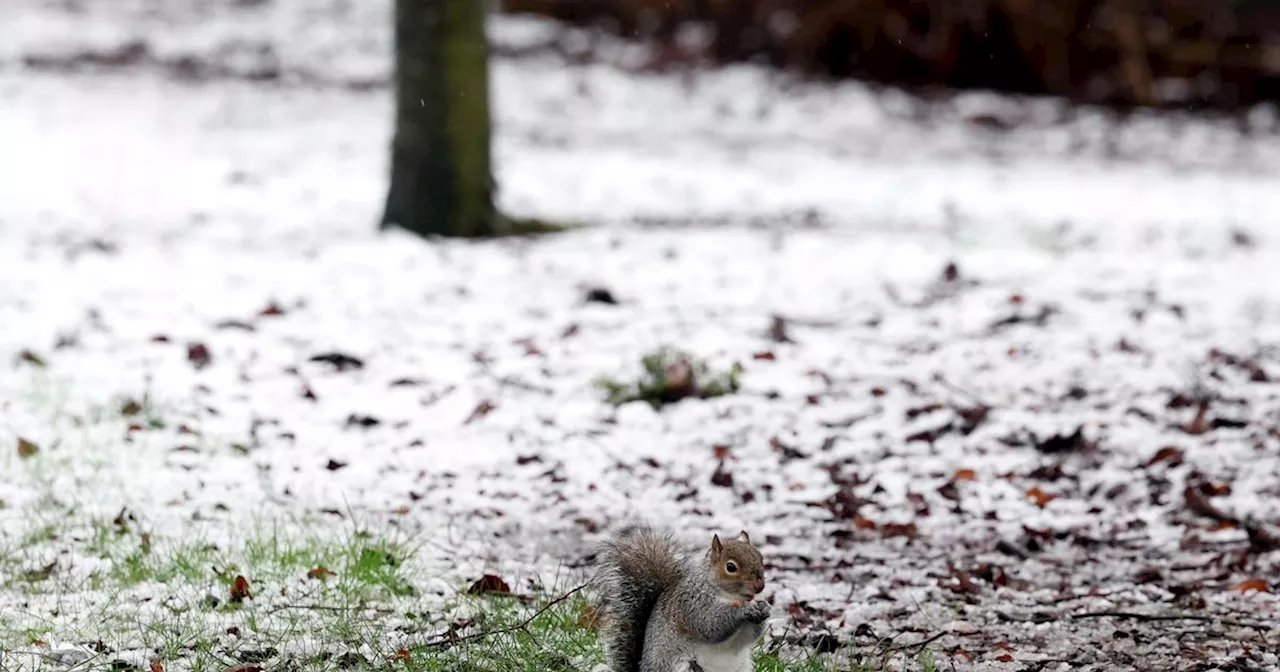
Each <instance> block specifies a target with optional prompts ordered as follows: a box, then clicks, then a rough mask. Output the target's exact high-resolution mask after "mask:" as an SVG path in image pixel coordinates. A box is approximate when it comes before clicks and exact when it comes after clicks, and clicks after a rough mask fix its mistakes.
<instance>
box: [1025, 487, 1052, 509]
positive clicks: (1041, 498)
mask: <svg viewBox="0 0 1280 672" xmlns="http://www.w3.org/2000/svg"><path fill="white" fill-rule="evenodd" d="M1026 494H1027V497H1029V498H1031V499H1032V500H1033V501H1035V503H1036V506H1038V507H1040V508H1042V509H1043V508H1044V507H1045V505H1046V504H1048V503H1049V502H1052V501H1053V500H1054V499H1056V498H1057V495H1051V494H1049V493H1047V492H1045V491H1044V490H1041V489H1040V488H1039V487H1035V486H1033V487H1031V488H1030V489H1028V490H1027V493H1026Z"/></svg>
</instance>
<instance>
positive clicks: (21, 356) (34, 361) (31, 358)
mask: <svg viewBox="0 0 1280 672" xmlns="http://www.w3.org/2000/svg"><path fill="white" fill-rule="evenodd" d="M18 361H20V362H24V363H27V364H30V365H32V366H37V367H40V368H42V369H43V368H44V367H45V361H44V358H43V357H41V356H40V355H37V354H36V353H34V352H32V351H30V350H23V351H22V352H20V353H18Z"/></svg>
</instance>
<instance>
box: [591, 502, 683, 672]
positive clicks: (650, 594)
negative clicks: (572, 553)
mask: <svg viewBox="0 0 1280 672" xmlns="http://www.w3.org/2000/svg"><path fill="white" fill-rule="evenodd" d="M598 558H599V559H598V565H599V572H600V573H599V575H598V576H599V578H598V580H599V581H600V584H601V585H600V587H601V594H602V595H603V601H602V604H601V605H600V612H601V616H602V617H603V623H602V626H603V628H602V630H603V634H604V642H605V650H606V652H607V653H608V656H609V664H610V666H611V667H612V669H613V670H614V672H639V670H640V660H641V658H642V657H643V655H644V637H645V628H646V626H647V625H648V624H649V615H650V614H651V613H652V612H653V609H654V606H655V605H656V604H657V602H658V596H659V595H661V594H662V593H663V592H664V591H666V590H668V589H669V588H673V587H674V586H675V584H676V583H677V582H679V580H680V579H679V577H680V574H681V566H680V565H681V550H680V547H679V545H678V544H677V543H676V541H675V540H674V539H673V538H672V537H671V535H670V534H666V533H658V532H655V531H654V530H653V529H651V528H649V527H646V526H637V527H633V528H631V529H629V530H626V531H624V532H622V533H621V534H619V535H618V537H617V538H616V539H614V540H613V541H609V542H606V543H605V544H604V546H603V548H602V549H601V552H600V554H599V556H598Z"/></svg>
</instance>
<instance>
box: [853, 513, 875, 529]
mask: <svg viewBox="0 0 1280 672" xmlns="http://www.w3.org/2000/svg"><path fill="white" fill-rule="evenodd" d="M853 526H854V527H856V528H858V529H860V530H874V529H876V521H874V520H871V519H870V518H863V517H862V516H854V518H853Z"/></svg>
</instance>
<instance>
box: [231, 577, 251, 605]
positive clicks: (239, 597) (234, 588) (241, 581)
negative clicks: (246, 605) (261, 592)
mask: <svg viewBox="0 0 1280 672" xmlns="http://www.w3.org/2000/svg"><path fill="white" fill-rule="evenodd" d="M246 599H250V600H252V599H253V593H251V592H249V580H248V579H246V578H244V575H242V574H236V578H235V579H234V580H233V581H232V582H231V602H232V603H234V604H239V603H241V602H244V601H245V600H246Z"/></svg>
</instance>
